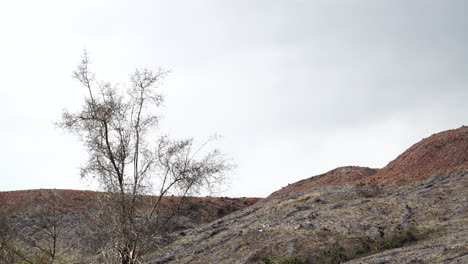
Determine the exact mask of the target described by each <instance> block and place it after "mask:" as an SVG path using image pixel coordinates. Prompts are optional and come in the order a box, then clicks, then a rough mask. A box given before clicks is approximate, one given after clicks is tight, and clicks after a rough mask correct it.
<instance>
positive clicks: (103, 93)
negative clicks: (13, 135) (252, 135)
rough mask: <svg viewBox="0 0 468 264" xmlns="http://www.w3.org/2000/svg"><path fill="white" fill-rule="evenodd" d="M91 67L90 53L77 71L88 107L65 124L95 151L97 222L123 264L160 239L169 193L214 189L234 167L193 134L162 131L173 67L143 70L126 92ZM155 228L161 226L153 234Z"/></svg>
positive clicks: (89, 167)
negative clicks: (173, 135) (179, 136)
mask: <svg viewBox="0 0 468 264" xmlns="http://www.w3.org/2000/svg"><path fill="white" fill-rule="evenodd" d="M89 65H90V61H89V58H88V55H87V53H86V51H85V52H84V55H83V57H82V61H81V64H80V65H79V66H78V68H77V70H76V71H75V72H74V73H73V77H74V78H75V79H77V80H78V81H80V82H81V84H82V85H83V86H84V87H85V88H86V90H87V96H85V98H84V105H83V108H82V110H81V111H79V112H76V113H70V112H69V111H67V110H65V111H64V112H63V116H62V120H61V122H60V123H59V126H60V127H62V128H64V129H66V130H67V131H69V132H72V133H74V134H76V135H78V136H80V139H81V140H82V141H83V143H84V145H85V147H86V148H87V151H88V154H89V159H88V162H87V164H86V165H85V166H84V167H82V169H81V176H82V177H87V176H92V177H93V179H96V180H98V181H99V183H100V186H101V187H102V189H103V190H104V191H105V195H103V197H102V200H101V201H102V202H103V203H104V206H101V210H98V211H97V214H96V215H95V217H94V220H95V221H94V222H95V223H98V226H100V227H101V228H104V229H105V230H106V232H105V233H104V234H103V235H104V236H107V239H106V241H108V243H107V247H108V248H112V250H113V251H114V252H115V253H116V255H117V257H118V259H119V260H120V262H121V263H122V264H133V263H138V262H139V260H140V259H141V258H142V256H143V255H144V254H145V246H146V245H147V244H148V242H149V241H151V242H155V241H157V237H156V235H157V234H158V232H159V231H160V232H162V231H164V230H165V227H166V225H167V223H168V219H169V218H168V215H167V214H165V215H163V214H162V211H161V208H162V205H163V204H164V202H163V201H164V199H163V197H164V196H166V195H169V194H176V195H180V196H182V197H184V196H187V195H189V194H193V193H194V192H197V191H199V190H200V189H201V188H204V187H208V188H210V187H212V186H213V185H214V184H217V183H220V182H221V181H222V180H223V179H224V176H225V172H226V171H228V170H229V169H230V168H231V165H230V164H229V162H227V160H226V159H225V158H224V156H223V155H222V154H221V152H220V151H219V150H217V149H214V150H211V151H207V150H205V149H204V148H205V146H206V144H203V145H202V147H201V148H195V147H194V140H193V139H183V140H171V139H170V138H169V137H168V136H164V135H163V136H161V135H160V136H157V135H156V131H157V130H156V129H157V128H158V124H159V119H160V115H159V110H160V107H161V104H162V103H163V101H164V98H163V96H162V95H161V94H160V93H158V92H157V88H158V87H159V86H160V85H161V81H162V80H163V79H164V77H165V76H166V75H167V73H168V72H167V71H164V70H161V69H160V70H158V71H157V72H152V71H150V70H147V69H143V70H136V71H135V73H134V74H132V75H131V76H130V84H131V85H130V87H128V89H127V90H126V91H122V90H120V89H118V86H116V85H112V84H111V83H108V82H100V81H97V80H96V78H95V76H94V74H93V73H92V72H91V71H90V69H89ZM152 137H154V140H150V138H152ZM146 194H155V195H156V196H157V199H156V200H154V201H153V202H152V203H151V206H150V209H148V210H145V208H144V205H143V204H142V203H143V202H144V199H143V195H146ZM171 215H173V214H170V216H171ZM99 223H101V224H99ZM149 229H151V231H152V232H155V233H152V234H151V236H149V234H148V233H149V232H148V231H149Z"/></svg>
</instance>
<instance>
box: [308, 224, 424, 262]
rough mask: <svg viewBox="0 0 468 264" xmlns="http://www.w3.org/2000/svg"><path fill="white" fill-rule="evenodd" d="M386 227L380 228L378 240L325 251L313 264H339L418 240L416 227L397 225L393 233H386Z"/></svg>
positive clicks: (372, 239) (369, 240) (367, 240)
mask: <svg viewBox="0 0 468 264" xmlns="http://www.w3.org/2000/svg"><path fill="white" fill-rule="evenodd" d="M386 230H387V227H386V226H378V232H379V236H378V237H377V238H369V237H368V238H366V239H364V240H363V241H362V242H361V243H360V244H358V245H357V246H352V247H344V246H336V247H332V248H328V249H325V250H324V251H323V253H322V255H321V256H319V257H318V258H317V259H316V260H315V262H312V263H313V264H339V263H341V262H343V261H348V260H351V259H354V258H357V257H360V256H364V255H371V254H375V253H378V252H382V251H385V250H388V249H392V248H399V247H402V246H404V245H405V244H408V243H411V242H414V241H417V240H418V236H417V230H416V229H415V228H414V227H410V228H403V227H402V226H401V225H397V226H396V227H395V228H394V229H393V232H391V233H386Z"/></svg>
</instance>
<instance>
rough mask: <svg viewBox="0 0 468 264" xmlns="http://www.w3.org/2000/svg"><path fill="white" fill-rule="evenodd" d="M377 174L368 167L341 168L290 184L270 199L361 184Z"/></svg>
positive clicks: (375, 170)
mask: <svg viewBox="0 0 468 264" xmlns="http://www.w3.org/2000/svg"><path fill="white" fill-rule="evenodd" d="M376 172H377V169H372V168H367V167H357V166H347V167H340V168H336V169H334V170H331V171H329V172H327V173H324V174H321V175H318V176H314V177H311V178H308V179H305V180H302V181H298V182H296V183H293V184H289V185H288V186H286V187H283V188H281V189H280V190H279V191H276V192H274V193H272V194H271V195H270V196H268V198H276V197H280V196H283V195H287V194H289V193H296V192H302V191H305V190H308V189H310V188H312V187H315V186H324V185H341V184H345V183H353V182H359V181H362V180H364V179H365V178H367V177H369V176H371V175H373V174H375V173H376Z"/></svg>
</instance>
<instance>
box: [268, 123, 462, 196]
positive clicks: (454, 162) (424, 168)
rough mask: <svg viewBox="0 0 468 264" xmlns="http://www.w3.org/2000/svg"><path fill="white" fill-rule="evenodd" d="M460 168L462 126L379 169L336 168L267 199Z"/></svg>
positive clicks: (399, 180) (398, 181)
mask: <svg viewBox="0 0 468 264" xmlns="http://www.w3.org/2000/svg"><path fill="white" fill-rule="evenodd" d="M461 169H468V127H466V126H462V127H460V128H458V129H453V130H448V131H444V132H440V133H437V134H433V135H432V136H430V137H428V138H426V139H423V140H421V141H420V142H418V143H416V144H414V145H413V146H412V147H410V148H409V149H408V150H406V151H405V152H403V153H402V154H401V155H400V156H398V157H397V158H396V159H395V160H393V161H391V162H390V163H389V164H388V165H387V166H385V167H384V168H383V169H379V170H377V169H372V168H367V167H356V166H347V167H340V168H336V169H334V170H331V171H329V172H326V173H324V174H321V175H318V176H314V177H311V178H308V179H305V180H301V181H298V182H296V183H293V184H289V185H288V186H286V187H284V188H282V189H280V190H279V191H276V192H274V193H272V194H271V195H270V196H268V198H269V199H270V198H276V197H280V196H283V195H287V194H290V193H296V192H301V191H305V190H308V189H310V188H312V187H315V186H325V185H342V184H346V183H351V184H356V183H359V182H373V183H382V184H402V183H405V182H409V181H413V180H418V179H422V178H427V177H429V176H431V175H434V174H443V173H449V172H453V171H458V170H461Z"/></svg>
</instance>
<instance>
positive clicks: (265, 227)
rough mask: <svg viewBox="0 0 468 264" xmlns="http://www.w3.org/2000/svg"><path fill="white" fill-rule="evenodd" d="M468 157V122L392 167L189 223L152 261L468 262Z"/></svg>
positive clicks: (356, 172) (340, 174) (286, 191)
mask: <svg viewBox="0 0 468 264" xmlns="http://www.w3.org/2000/svg"><path fill="white" fill-rule="evenodd" d="M467 160H468V128H467V127H461V128H459V129H455V130H449V131H445V132H442V133H439V134H435V135H433V136H431V137H429V138H427V139H424V140H422V141H421V142H419V143H417V144H415V145H414V146H412V147H411V148H409V149H408V150H407V151H405V152H404V153H403V154H401V155H400V156H398V157H397V158H396V159H395V160H394V161H392V162H390V163H389V164H388V165H387V166H386V167H385V168H383V169H380V170H375V169H370V168H362V167H343V168H338V169H335V170H332V171H330V172H327V173H325V174H322V175H319V176H317V177H313V178H309V179H306V180H303V181H300V182H297V183H294V184H291V185H289V186H287V187H285V188H283V189H281V190H280V191H277V192H275V193H273V194H272V195H270V196H269V197H268V199H265V200H263V201H260V202H258V203H256V204H255V205H253V206H251V207H248V208H245V209H243V210H240V211H237V212H235V213H233V214H230V215H228V216H226V217H223V218H220V219H218V220H216V221H214V222H212V223H210V224H206V225H203V226H201V227H198V228H195V229H189V230H186V231H184V232H182V233H180V234H178V235H177V236H178V239H176V241H175V242H174V243H172V244H170V245H168V246H167V247H165V248H163V249H162V250H160V251H158V252H155V253H154V254H153V255H152V256H151V257H150V258H149V259H148V260H147V263H148V264H157V263H174V264H175V263H226V264H228V263H229V264H241V263H262V262H261V261H260V260H261V258H262V257H268V258H269V259H272V260H277V261H279V260H284V259H286V258H292V257H299V258H302V259H308V261H309V262H308V263H342V262H343V263H344V262H346V263H375V264H377V263H382V264H383V263H468V247H467V245H468V191H467V190H468V167H467V164H468V163H467ZM390 168H393V169H390ZM366 182H372V184H368V185H367V184H364V183H366ZM349 183H351V184H349ZM355 183H360V184H355ZM382 184H384V185H385V186H383V185H382Z"/></svg>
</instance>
